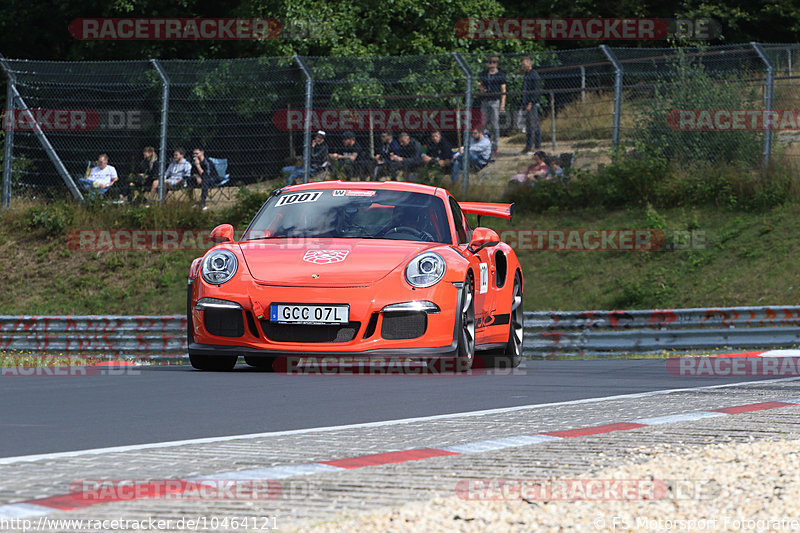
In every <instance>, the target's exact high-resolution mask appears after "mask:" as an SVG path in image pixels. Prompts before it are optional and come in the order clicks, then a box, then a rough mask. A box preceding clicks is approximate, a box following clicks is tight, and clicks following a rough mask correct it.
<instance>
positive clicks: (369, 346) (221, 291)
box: [188, 279, 461, 359]
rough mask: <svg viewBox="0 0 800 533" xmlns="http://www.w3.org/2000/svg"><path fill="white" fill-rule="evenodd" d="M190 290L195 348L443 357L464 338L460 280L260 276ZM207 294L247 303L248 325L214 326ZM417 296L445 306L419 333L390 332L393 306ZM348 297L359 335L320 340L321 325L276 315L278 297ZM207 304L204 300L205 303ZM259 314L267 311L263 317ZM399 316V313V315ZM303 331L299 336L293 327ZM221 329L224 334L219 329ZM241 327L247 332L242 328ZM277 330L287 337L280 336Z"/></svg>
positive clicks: (301, 300) (200, 351) (259, 353)
mask: <svg viewBox="0 0 800 533" xmlns="http://www.w3.org/2000/svg"><path fill="white" fill-rule="evenodd" d="M192 285H193V286H190V295H189V302H188V303H189V319H190V322H189V326H190V335H189V346H188V349H189V354H190V355H201V356H202V355H245V356H248V357H279V356H315V357H317V356H318V357H331V356H352V357H386V358H389V357H391V358H395V357H409V358H418V359H436V358H442V357H455V356H456V355H458V354H457V353H456V352H457V340H456V335H455V329H456V328H455V324H456V320H457V315H458V311H457V310H458V309H460V304H461V302H460V298H461V284H460V283H448V282H444V281H443V282H440V283H438V284H437V285H435V286H434V287H430V288H427V289H411V288H403V287H402V286H399V284H397V283H388V282H387V283H384V284H377V285H384V286H383V287H376V286H369V287H346V288H330V287H327V288H323V287H276V286H264V285H260V284H257V283H255V282H250V283H237V284H234V285H230V286H229V285H228V284H225V285H223V286H222V287H215V286H209V285H208V284H206V283H205V282H203V281H202V280H199V279H198V280H195V281H194V283H193V284H192ZM202 298H217V299H220V300H225V301H228V302H233V303H234V304H237V305H238V306H239V307H240V308H241V309H240V310H238V313H241V315H240V317H241V318H240V320H241V327H240V328H239V329H238V330H237V329H236V328H230V330H229V331H225V332H224V333H226V334H225V335H216V334H213V333H212V332H211V331H209V328H208V327H207V325H208V322H207V317H206V315H205V313H207V311H206V310H203V309H198V307H197V302H198V301H199V300H200V299H202ZM410 301H428V302H433V303H434V304H436V306H438V308H439V311H438V312H433V313H425V315H426V316H425V328H424V333H423V334H422V335H420V336H418V337H414V338H385V336H384V332H385V329H384V323H385V320H386V318H387V313H385V312H382V310H383V309H384V308H385V307H386V306H389V305H393V304H399V303H404V302H410ZM278 302H282V303H298V304H347V305H349V309H350V317H349V318H350V324H355V325H353V328H355V329H356V331H355V334H354V335H352V338H351V339H350V338H349V335H348V338H347V339H345V340H341V339H338V335H337V339H338V340H337V341H336V342H324V341H320V339H319V338H312V337H319V336H317V335H315V334H314V333H315V332H316V331H317V330H315V329H314V328H315V326H302V327H294V328H292V327H288V328H285V329H284V332H283V333H282V334H280V335H276V334H275V331H274V330H275V329H280V327H281V326H278V325H277V324H276V323H274V322H270V321H269V306H270V304H271V303H278ZM201 307H202V306H201ZM259 314H260V315H262V318H260V319H259ZM395 316H396V315H395ZM294 331H296V332H298V334H297V336H296V337H292V332H294ZM216 333H219V331H217V332H216ZM240 333H241V334H240ZM276 336H277V337H280V340H276Z"/></svg>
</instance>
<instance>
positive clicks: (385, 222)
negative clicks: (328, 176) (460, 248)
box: [242, 189, 452, 244]
mask: <svg viewBox="0 0 800 533" xmlns="http://www.w3.org/2000/svg"><path fill="white" fill-rule="evenodd" d="M325 237H332V238H345V239H395V240H409V241H425V242H441V243H446V244H452V239H451V236H450V228H449V226H448V224H447V216H446V213H445V207H444V202H443V201H442V200H441V199H440V198H438V197H436V196H432V195H430V194H423V193H415V192H405V191H387V190H367V189H322V190H308V191H301V192H297V191H294V192H283V193H280V194H277V195H275V196H272V197H271V198H270V199H269V200H268V201H267V203H266V205H265V206H264V208H263V209H262V210H261V212H260V213H259V214H258V215H257V216H256V218H255V219H254V220H253V222H252V223H251V224H250V227H249V228H248V229H247V231H246V232H245V234H244V235H243V237H242V240H245V241H247V240H253V239H281V238H325Z"/></svg>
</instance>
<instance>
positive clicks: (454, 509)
mask: <svg viewBox="0 0 800 533" xmlns="http://www.w3.org/2000/svg"><path fill="white" fill-rule="evenodd" d="M645 457H649V460H645V461H644V462H642V459H643V458H645ZM559 479H561V480H562V482H561V484H558V483H552V484H550V485H549V486H550V487H551V489H552V492H551V493H550V494H551V496H543V495H542V493H541V492H539V491H537V490H535V489H534V488H533V487H535V485H534V484H529V485H527V487H528V490H527V491H525V492H523V493H522V495H523V496H525V497H526V498H527V499H526V500H525V501H521V500H520V499H519V498H518V497H517V494H518V493H517V492H514V490H513V488H514V487H517V488H518V487H520V486H521V485H519V484H509V485H507V488H506V489H505V492H504V489H503V486H502V485H501V484H500V483H499V482H497V481H495V482H492V483H488V482H486V480H481V481H480V482H476V483H475V484H473V485H472V486H471V487H472V488H471V489H468V491H467V492H464V493H462V494H461V497H455V496H453V497H449V498H437V499H433V500H429V501H426V502H415V503H409V504H406V505H402V506H397V507H388V508H384V509H381V510H379V511H371V512H367V513H364V514H362V515H358V516H355V517H347V516H343V517H341V518H340V519H338V520H335V521H329V522H326V523H319V524H317V525H315V526H314V527H311V528H303V529H302V531H311V532H314V533H323V532H338V531H359V532H366V531H381V532H395V531H396V532H401V531H402V532H406V531H426V532H452V531H459V532H493V531H497V532H506V531H515V532H517V531H518V532H530V531H537V532H540V531H541V532H544V531H580V532H586V531H800V441H798V440H788V441H787V440H780V441H774V440H758V441H755V440H754V441H752V442H745V443H741V442H739V443H736V442H729V443H720V444H712V445H708V446H704V447H699V448H698V447H696V446H695V447H690V448H682V449H679V450H675V449H674V448H673V449H672V450H671V451H670V450H668V447H662V448H661V453H659V454H658V455H656V456H655V457H653V450H652V449H650V450H648V451H647V452H646V453H642V455H640V456H639V457H638V458H637V457H632V458H631V459H630V461H629V462H627V463H626V464H624V465H622V466H620V467H614V468H609V469H605V470H600V471H597V472H593V473H591V474H588V475H583V476H575V477H572V478H570V480H566V479H565V478H559ZM612 479H613V480H636V481H637V482H638V483H637V484H636V485H635V486H636V487H638V490H632V491H629V492H626V493H624V495H623V499H622V500H609V499H607V497H606V496H600V497H594V496H591V494H590V496H587V497H586V499H584V500H583V501H567V500H566V499H565V498H569V497H573V496H574V497H576V498H578V499H579V500H580V498H582V496H581V495H582V494H584V492H583V491H581V490H580V488H581V487H584V488H586V490H587V491H588V490H589V489H588V488H587V487H588V485H585V484H583V483H582V482H586V481H588V480H612ZM623 483H627V485H624V484H621V486H628V487H630V486H631V485H630V482H629V481H625V482H623ZM648 483H652V486H655V487H656V490H653V491H649V490H647V487H648V486H649V485H648ZM606 486H608V485H606ZM661 487H668V488H664V491H663V492H662V491H661V490H659V489H660V488H661ZM587 493H588V492H587ZM593 494H598V493H593ZM605 494H609V493H605ZM610 494H613V495H615V496H617V495H619V494H620V493H619V492H611V493H610ZM653 495H655V497H654V499H648V498H650V497H653ZM504 497H508V498H515V500H514V501H511V500H509V501H502V499H503V498H504ZM465 498H469V499H465ZM547 499H549V500H550V501H545V500H547ZM487 500H488V501H487ZM589 500H591V501H589Z"/></svg>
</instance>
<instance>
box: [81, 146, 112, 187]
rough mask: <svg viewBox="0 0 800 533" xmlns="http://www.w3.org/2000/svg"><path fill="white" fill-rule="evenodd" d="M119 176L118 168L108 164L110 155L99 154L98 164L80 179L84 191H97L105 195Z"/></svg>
mask: <svg viewBox="0 0 800 533" xmlns="http://www.w3.org/2000/svg"><path fill="white" fill-rule="evenodd" d="M118 179H119V178H118V177H117V169H116V168H114V167H112V166H111V165H109V164H108V155H106V154H100V155H99V156H97V166H95V167H94V168H92V170H91V171H90V172H89V175H88V176H87V177H85V178H81V179H79V180H78V183H79V184H80V186H81V187H82V188H83V190H84V191H87V192H89V191H95V192H97V194H100V195H103V194H105V193H106V192H107V191H108V189H110V188H111V186H112V185H114V184H115V183H116V182H117V180H118Z"/></svg>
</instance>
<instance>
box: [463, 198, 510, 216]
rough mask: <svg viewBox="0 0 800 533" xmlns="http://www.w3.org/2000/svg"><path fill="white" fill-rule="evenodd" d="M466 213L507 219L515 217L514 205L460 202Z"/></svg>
mask: <svg viewBox="0 0 800 533" xmlns="http://www.w3.org/2000/svg"><path fill="white" fill-rule="evenodd" d="M458 205H459V207H461V210H462V211H463V212H464V213H467V214H470V215H478V220H480V217H481V216H487V217H498V218H507V219H509V220H511V217H512V216H514V204H488V203H484V202H458Z"/></svg>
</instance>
